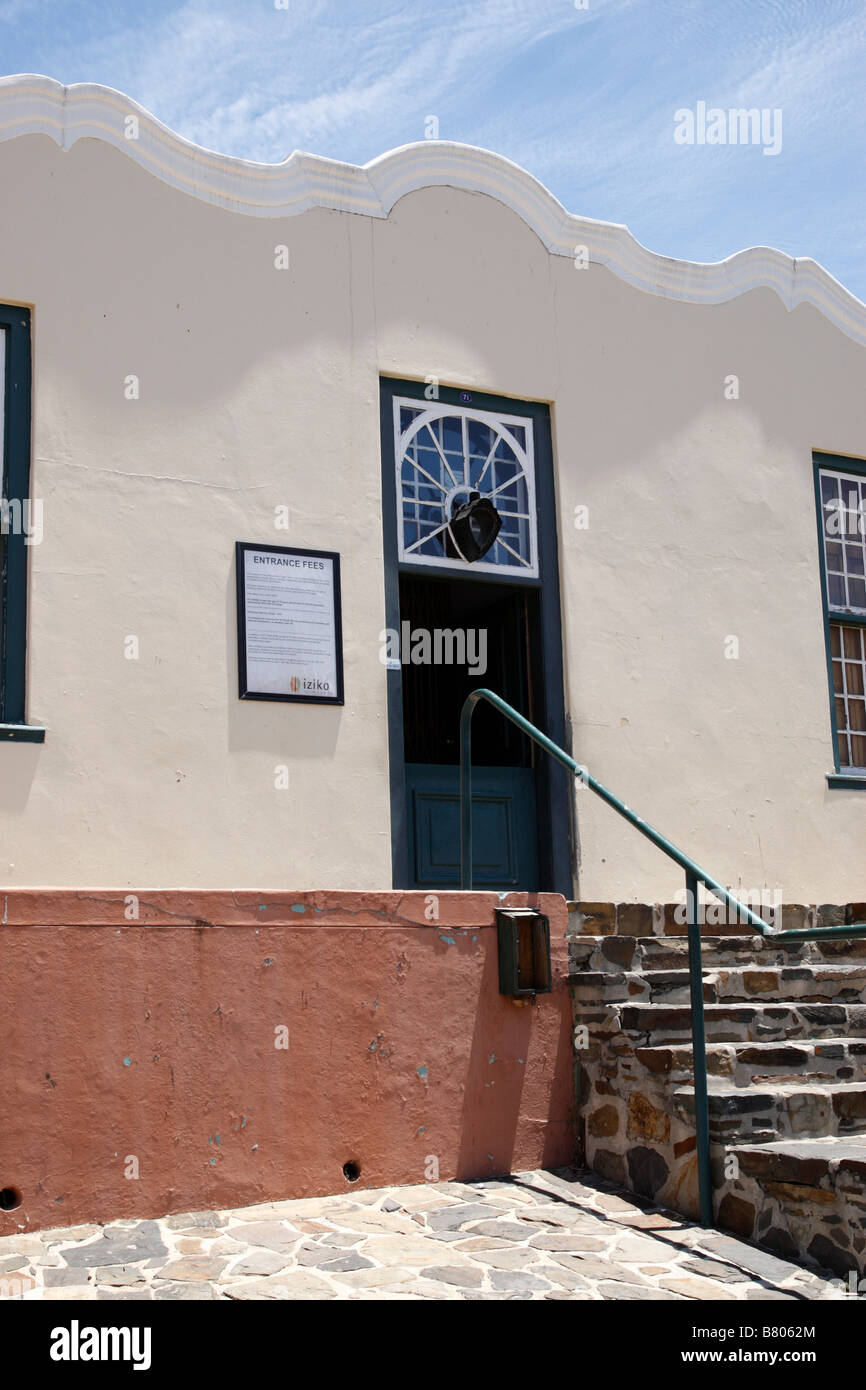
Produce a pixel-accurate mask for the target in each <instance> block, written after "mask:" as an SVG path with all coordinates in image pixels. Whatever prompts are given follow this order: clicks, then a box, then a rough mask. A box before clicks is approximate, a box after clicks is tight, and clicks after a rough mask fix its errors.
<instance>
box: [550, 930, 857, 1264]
mask: <svg viewBox="0 0 866 1390" xmlns="http://www.w3.org/2000/svg"><path fill="white" fill-rule="evenodd" d="M572 906H573V907H574V909H575V910H574V912H573V913H572V927H571V928H570V944H569V952H570V972H571V989H572V996H573V1005H574V1023H575V1044H576V1048H577V1057H578V1062H577V1077H578V1080H577V1088H578V1112H579V1142H580V1148H581V1154H582V1156H583V1158H584V1161H585V1162H586V1164H587V1166H588V1167H590V1168H592V1169H594V1170H595V1171H596V1172H598V1173H599V1174H601V1175H602V1176H603V1177H605V1178H607V1179H609V1180H610V1181H612V1182H615V1183H619V1184H622V1185H624V1186H626V1187H628V1188H630V1189H631V1190H632V1191H634V1192H638V1193H641V1194H643V1195H645V1196H647V1197H650V1198H652V1199H653V1200H654V1201H655V1202H657V1203H659V1204H660V1205H664V1206H669V1207H671V1208H673V1209H674V1210H676V1211H679V1212H682V1213H683V1214H684V1215H686V1216H689V1217H692V1218H697V1217H698V1215H699V1204H698V1175H697V1154H696V1139H695V1121H694V1114H695V1111H694V1091H693V1082H694V1059H693V1056H692V1048H691V1006H690V998H689V987H688V968H687V967H688V957H687V952H686V950H685V945H686V943H685V941H684V940H683V937H684V934H685V928H684V926H683V924H682V923H680V922H678V921H677V915H679V916H681V915H682V913H681V912H680V913H679V914H677V912H676V909H675V908H674V907H672V906H671V905H667V906H656V907H651V906H649V905H644V904H635V903H628V904H620V905H616V904H602V903H582V904H574V905H572ZM780 918H781V920H780V921H778V925H779V927H780V928H788V929H791V928H795V927H800V926H803V925H804V924H810V925H811V924H814V925H816V926H825V927H826V926H831V925H833V926H839V925H846V924H847V925H850V924H851V923H853V922H862V921H864V920H866V907H864V904H862V903H853V904H847V905H841V906H840V905H819V906H814V907H809V906H807V905H792V906H783V907H782V908H781V913H780ZM703 948H704V952H703V965H704V970H703V991H704V1001H705V1018H706V1025H707V1042H708V1051H707V1068H708V1078H709V1091H710V1095H709V1120H710V1141H711V1158H712V1168H713V1189H714V1201H715V1210H716V1216H717V1221H718V1224H719V1225H720V1226H722V1227H723V1228H724V1229H727V1230H731V1231H733V1232H735V1233H736V1234H737V1235H739V1236H742V1237H746V1238H748V1239H753V1240H756V1241H759V1242H760V1243H761V1244H762V1245H764V1246H766V1247H768V1248H769V1249H770V1250H771V1251H774V1252H775V1253H776V1254H778V1255H782V1256H797V1255H806V1256H808V1257H809V1258H811V1259H812V1260H814V1261H815V1262H816V1263H818V1264H819V1265H821V1266H823V1267H825V1268H829V1269H832V1270H833V1271H834V1272H835V1273H837V1274H842V1275H846V1274H847V1273H848V1272H849V1271H853V1270H855V1269H856V1270H859V1271H860V1273H861V1274H862V1273H863V1272H864V1271H866V1230H864V1228H866V941H864V940H850V939H835V940H832V939H828V940H824V941H811V942H784V941H781V942H773V941H772V939H771V938H764V939H762V938H761V937H759V936H756V935H754V934H750V933H749V930H748V928H746V927H745V926H743V925H740V924H738V923H736V922H729V923H723V922H722V923H716V924H714V925H713V926H712V928H711V929H709V930H708V931H707V930H705V932H704V939H703Z"/></svg>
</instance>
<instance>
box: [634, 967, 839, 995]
mask: <svg viewBox="0 0 866 1390" xmlns="http://www.w3.org/2000/svg"><path fill="white" fill-rule="evenodd" d="M638 978H640V979H642V980H643V981H645V983H646V984H647V985H648V986H649V997H650V999H652V1001H653V1002H654V1003H659V1004H665V1003H669V1004H674V1003H676V1004H686V1003H688V1000H689V972H688V970H648V971H645V972H642V973H641V975H640V976H638ZM703 992H704V999H705V1000H706V1002H707V1003H709V1004H723V1003H725V1002H726V1001H727V1000H730V1001H732V1002H733V1001H737V1000H742V1001H743V1002H748V1001H749V1000H751V999H756V1000H767V1001H771V1000H775V1001H780V1002H782V1003H792V1002H794V1001H798V1000H801V999H802V1000H804V1001H805V1002H807V1003H815V1004H819V1003H823V1002H828V1003H832V1002H838V1003H840V1004H859V1003H862V1002H864V993H866V967H864V966H862V965H848V964H844V965H827V964H823V963H822V964H821V965H813V964H809V965H777V966H773V965H770V966H766V965H763V964H761V965H759V966H735V967H730V968H728V967H724V966H718V967H716V968H714V969H712V970H708V971H705V972H704V991H703Z"/></svg>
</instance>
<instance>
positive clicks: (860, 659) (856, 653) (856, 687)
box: [830, 623, 866, 772]
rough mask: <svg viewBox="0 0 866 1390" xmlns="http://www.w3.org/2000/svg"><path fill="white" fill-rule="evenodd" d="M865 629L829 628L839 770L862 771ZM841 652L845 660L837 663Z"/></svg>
mask: <svg viewBox="0 0 866 1390" xmlns="http://www.w3.org/2000/svg"><path fill="white" fill-rule="evenodd" d="M864 633H866V629H864V628H862V627H854V626H852V625H849V624H847V623H846V624H842V623H833V624H831V626H830V645H831V649H832V651H833V652H834V653H836V654H837V656H836V659H834V661H833V663H832V664H833V689H834V692H835V711H836V740H837V752H838V756H839V766H840V767H842V768H856V769H857V771H858V772H859V771H863V770H866V641H864ZM843 652H844V656H845V659H844V661H843V660H842V659H841V657H842V653H843Z"/></svg>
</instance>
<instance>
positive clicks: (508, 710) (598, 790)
mask: <svg viewBox="0 0 866 1390" xmlns="http://www.w3.org/2000/svg"><path fill="white" fill-rule="evenodd" d="M480 700H486V702H487V703H488V704H490V705H493V707H494V708H495V709H498V710H499V712H500V713H501V714H504V715H505V717H506V719H510V720H511V722H512V724H516V725H517V727H518V729H521V730H522V731H523V733H525V734H526V736H527V737H528V738H531V739H532V741H533V743H537V744H538V746H539V748H543V749H544V751H545V752H546V753H549V754H550V756H551V757H552V758H554V759H555V760H556V761H557V762H558V763H561V764H562V766H563V767H567V768H568V769H569V771H571V772H573V773H575V774H576V775H577V776H578V777H579V778H580V780H581V782H582V783H583V784H584V785H585V786H587V787H589V789H590V791H593V792H595V794H596V796H600V797H601V799H602V801H606V802H607V804H608V806H611V807H613V809H614V811H616V812H617V814H618V815H620V816H622V817H624V819H625V820H627V821H628V822H629V824H630V825H633V826H634V828H635V830H639V831H640V833H641V834H642V835H645V836H646V838H647V839H648V840H651V841H652V843H653V844H654V845H656V846H657V848H658V849H660V850H662V852H663V853H664V854H666V855H667V856H668V858H669V859H672V860H673V861H674V863H675V864H679V866H680V868H681V869H684V870H685V875H686V925H687V930H688V943H689V995H690V1000H691V1017H692V1055H693V1070H694V1091H695V1136H696V1140H697V1155H698V1191H699V1197H700V1213H701V1218H700V1219H701V1225H702V1226H712V1225H713V1192H712V1177H711V1173H710V1120H709V1105H708V1101H707V1048H706V1029H705V1024H704V992H703V967H702V963H701V927H700V922H699V920H698V886H699V884H701V883H702V884H703V885H704V887H705V888H708V889H709V890H710V892H711V893H712V894H713V896H714V897H716V898H720V899H721V901H722V902H724V903H726V904H727V905H728V906H729V907H733V908H735V909H736V911H737V912H738V913H739V914H741V917H740V920H741V921H743V922H744V923H745V925H747V926H750V927H752V928H753V930H754V931H756V932H759V933H760V935H761V936H765V937H769V938H772V940H773V941H817V940H825V939H830V940H833V939H839V938H843V939H849V938H855V937H866V922H856V923H852V924H851V925H850V926H845V927H798V928H796V929H795V930H792V931H777V930H776V929H775V927H771V926H770V924H769V923H768V922H765V921H764V919H763V917H760V916H758V914H757V913H756V912H753V911H752V909H751V908H750V907H746V906H745V904H744V903H741V902H739V901H738V899H737V898H735V897H734V895H733V894H732V893H729V892H728V890H727V888H724V887H723V886H722V884H721V883H719V882H717V880H716V879H714V878H711V876H710V875H709V874H708V873H707V872H706V871H705V870H704V869H702V868H701V866H700V864H696V863H695V861H694V860H693V859H691V858H689V856H688V855H687V854H684V853H683V851H682V850H681V849H678V848H677V846H676V845H675V844H673V843H672V842H671V841H670V840H668V839H667V838H666V836H664V835H662V834H660V832H659V831H658V830H655V829H654V828H653V826H651V825H650V824H649V822H648V821H645V820H643V818H642V817H641V816H638V815H637V814H636V813H635V812H634V811H632V810H630V808H629V807H628V806H626V805H625V803H624V802H622V801H620V799H619V797H618V796H614V794H613V792H611V791H608V789H607V787H605V786H603V785H602V783H601V782H599V781H598V780H597V779H596V778H595V777H593V776H592V775H591V774H590V773H589V772H588V771H587V769H586V768H585V767H581V765H580V764H579V763H577V762H575V760H574V758H572V757H569V755H568V753H566V752H564V750H563V749H562V748H560V747H559V746H558V744H556V743H554V742H553V740H552V739H549V738H548V737H547V735H546V734H543V733H542V732H541V730H540V729H537V728H536V727H535V725H534V724H530V722H529V720H528V719H524V717H523V715H522V714H519V713H518V711H517V710H516V709H514V708H513V706H512V705H509V704H508V703H507V702H506V701H505V700H503V699H502V697H501V696H500V695H496V694H494V692H493V691H492V690H473V691H472V694H471V695H469V696H468V697H467V699H466V701H465V703H464V705H463V709H462V710H461V713H460V887H461V889H471V887H472V714H473V711H474V709H475V706H476V705H477V704H478V702H479V701H480Z"/></svg>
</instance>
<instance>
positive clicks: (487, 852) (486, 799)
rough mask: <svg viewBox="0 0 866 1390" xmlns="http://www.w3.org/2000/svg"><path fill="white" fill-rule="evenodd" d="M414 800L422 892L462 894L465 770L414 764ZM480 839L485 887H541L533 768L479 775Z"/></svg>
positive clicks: (475, 796) (475, 780) (478, 869)
mask: <svg viewBox="0 0 866 1390" xmlns="http://www.w3.org/2000/svg"><path fill="white" fill-rule="evenodd" d="M406 793H407V801H408V811H409V844H410V855H411V859H412V876H413V879H414V883H415V886H416V887H417V888H459V887H460V863H459V847H460V841H459V769H458V768H456V767H449V766H446V765H442V764H435V763H407V765H406ZM472 832H473V860H474V869H473V882H474V884H475V886H476V887H477V888H497V889H501V890H503V891H504V890H506V889H513V890H514V889H523V890H528V891H531V890H534V889H536V888H537V887H538V866H537V859H538V855H537V851H536V824H535V773H534V772H533V770H532V768H529V767H480V768H476V769H475V770H474V772H473V776H472Z"/></svg>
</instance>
